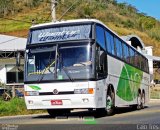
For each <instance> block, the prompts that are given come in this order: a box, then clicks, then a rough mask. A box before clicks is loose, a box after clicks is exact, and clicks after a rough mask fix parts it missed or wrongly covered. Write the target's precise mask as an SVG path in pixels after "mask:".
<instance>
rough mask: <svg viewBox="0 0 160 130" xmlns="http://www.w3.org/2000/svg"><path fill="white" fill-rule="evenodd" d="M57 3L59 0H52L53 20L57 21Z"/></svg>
mask: <svg viewBox="0 0 160 130" xmlns="http://www.w3.org/2000/svg"><path fill="white" fill-rule="evenodd" d="M56 4H57V0H51V14H52V22H56Z"/></svg>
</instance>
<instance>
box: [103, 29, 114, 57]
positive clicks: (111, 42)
mask: <svg viewBox="0 0 160 130" xmlns="http://www.w3.org/2000/svg"><path fill="white" fill-rule="evenodd" d="M105 34H106V42H107V50H108V52H109V53H111V54H113V55H114V54H115V53H114V37H113V35H112V34H111V33H110V32H108V31H106V33H105Z"/></svg>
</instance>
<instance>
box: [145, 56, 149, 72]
mask: <svg viewBox="0 0 160 130" xmlns="http://www.w3.org/2000/svg"><path fill="white" fill-rule="evenodd" d="M145 65H146V72H149V65H148V60H147V59H146V63H145Z"/></svg>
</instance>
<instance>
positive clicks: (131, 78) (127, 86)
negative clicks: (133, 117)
mask: <svg viewBox="0 0 160 130" xmlns="http://www.w3.org/2000/svg"><path fill="white" fill-rule="evenodd" d="M142 76H143V72H142V71H141V70H139V69H137V68H134V67H132V66H130V65H127V64H125V65H124V66H123V69H122V72H121V75H120V79H119V82H118V88H117V95H118V96H119V97H120V98H121V99H123V100H125V101H133V100H134V99H135V98H136V97H137V92H138V89H139V88H140V84H141V82H142Z"/></svg>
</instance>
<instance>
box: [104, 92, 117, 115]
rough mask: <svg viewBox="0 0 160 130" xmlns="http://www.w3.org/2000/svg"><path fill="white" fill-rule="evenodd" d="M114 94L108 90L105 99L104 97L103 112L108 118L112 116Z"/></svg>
mask: <svg viewBox="0 0 160 130" xmlns="http://www.w3.org/2000/svg"><path fill="white" fill-rule="evenodd" d="M114 104H115V101H114V92H112V90H109V91H108V92H107V97H106V108H105V111H106V113H107V115H108V116H111V115H113V114H114V107H115V106H114Z"/></svg>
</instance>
